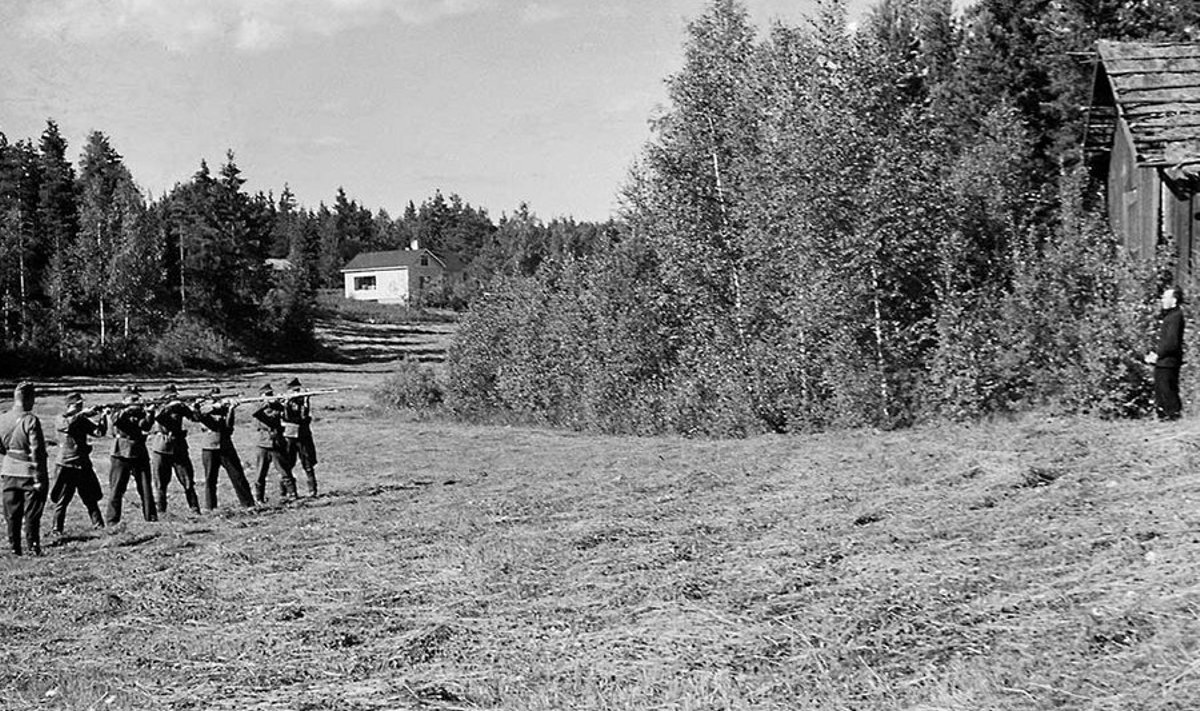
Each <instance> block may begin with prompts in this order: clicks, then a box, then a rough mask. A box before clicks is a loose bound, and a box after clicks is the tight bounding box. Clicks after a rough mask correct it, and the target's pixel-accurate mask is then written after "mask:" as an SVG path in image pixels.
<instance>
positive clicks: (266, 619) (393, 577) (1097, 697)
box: [0, 361, 1200, 711]
mask: <svg viewBox="0 0 1200 711" xmlns="http://www.w3.org/2000/svg"><path fill="white" fill-rule="evenodd" d="M387 372H388V365H387V363H386V362H381V361H364V362H360V363H350V364H347V363H339V364H307V365H297V366H287V367H284V368H270V369H260V370H259V371H255V372H247V373H240V374H236V375H235V376H233V377H230V378H215V379H214V380H215V381H216V382H218V383H219V384H221V385H222V386H223V387H226V388H228V389H230V390H238V391H241V390H245V391H252V390H253V389H254V388H255V387H256V385H257V384H258V383H260V382H263V381H266V380H269V381H271V382H274V383H276V384H280V383H282V382H284V381H286V379H287V378H289V377H291V376H292V375H293V374H295V375H298V376H299V377H300V378H301V379H302V380H303V381H304V384H305V386H306V387H316V388H325V387H335V388H336V387H341V388H346V389H344V390H343V391H342V392H340V393H338V394H336V395H332V396H329V397H324V398H320V399H318V400H317V401H316V417H317V422H316V424H315V432H316V438H317V443H318V447H319V449H320V453H321V458H322V463H321V465H320V466H319V468H318V473H319V476H320V479H321V482H322V487H323V494H322V496H321V497H319V498H317V499H315V500H301V501H298V502H281V501H280V500H279V497H278V494H277V489H276V485H275V477H274V475H273V476H272V478H271V481H270V487H269V492H270V496H271V501H270V502H269V503H268V505H267V506H266V507H263V508H260V509H257V510H253V511H242V510H239V509H237V508H236V507H231V506H230V504H231V502H232V494H231V492H230V490H229V487H228V484H227V482H225V481H222V482H221V488H220V495H221V500H222V506H221V508H220V509H219V510H218V511H217V512H216V513H213V514H205V515H201V516H193V515H191V514H190V513H186V509H185V508H184V507H183V499H182V495H181V493H180V491H179V489H178V485H177V484H174V485H173V487H172V489H171V491H170V506H171V508H170V510H169V511H168V513H167V515H166V518H165V520H164V521H162V522H160V523H158V524H147V523H143V522H141V521H140V520H138V519H137V517H136V516H132V517H130V516H129V515H128V513H132V512H133V511H136V497H135V495H134V494H133V493H130V494H129V496H128V498H127V501H126V511H127V512H128V513H127V521H126V523H124V524H123V525H122V527H120V528H119V529H118V530H115V531H110V532H104V533H100V532H94V531H92V530H90V529H89V528H88V527H87V526H86V520H85V515H84V512H83V509H82V506H80V505H79V504H78V503H75V504H73V505H72V508H71V511H70V516H69V519H68V530H67V535H66V536H65V537H64V538H63V539H61V540H58V541H54V542H53V544H52V545H51V546H50V547H49V550H48V554H47V555H46V556H45V557H44V558H41V559H32V558H22V559H14V558H0V600H3V601H4V605H3V609H0V633H2V635H3V639H4V641H5V644H4V645H3V646H2V647H0V708H3V709H19V710H23V709H97V710H99V709H117V710H125V709H129V710H132V709H230V710H233V709H239V710H241V709H254V710H258V709H263V710H265V709H304V710H307V711H317V710H318V709H335V710H341V711H381V710H383V709H446V710H459V709H512V710H514V711H516V710H525V709H546V710H549V709H628V710H631V711H632V710H634V709H637V710H641V709H713V710H715V709H755V710H758V709H776V710H780V711H782V710H784V709H814V710H815V709H822V710H823V709H845V710H847V711H848V710H850V709H855V710H858V709H887V710H892V709H896V710H904V711H968V710H971V711H974V710H975V709H989V710H990V709H1001V710H1008V709H1013V710H1015V709H1050V708H1054V709H1079V710H1081V711H1082V710H1085V709H1086V710H1089V711H1090V710H1093V709H1103V710H1106V711H1108V710H1111V711H1118V710H1122V711H1124V710H1125V709H1148V710H1154V711H1166V710H1167V709H1191V708H1194V707H1195V705H1194V702H1195V700H1196V699H1198V698H1200V646H1197V640H1200V612H1198V611H1200V555H1198V553H1197V551H1198V550H1200V512H1198V511H1197V510H1196V508H1197V501H1200V473H1198V471H1197V464H1198V459H1200V458H1198V457H1197V450H1196V448H1195V445H1194V442H1197V441H1200V435H1187V436H1181V434H1186V433H1187V432H1188V431H1190V429H1195V430H1197V431H1200V422H1195V421H1185V422H1184V423H1182V427H1183V428H1184V429H1183V430H1180V428H1179V427H1167V426H1165V425H1158V424H1156V423H1151V422H1099V421H1092V420H1086V419H1053V418H1050V419H1046V418H1033V417H1031V418H1027V419H1024V420H1020V421H1015V422H994V423H987V424H981V425H977V426H970V427H969V426H955V425H942V426H938V427H927V428H919V429H914V430H908V431H899V432H873V431H850V432H836V433H828V434H824V435H814V436H803V437H802V436H794V437H759V438H754V439H749V440H742V441H690V440H683V439H677V438H643V439H635V438H617V437H599V436H589V435H581V434H576V433H570V432H557V431H545V430H540V429H534V428H519V427H477V426H467V425H461V424H455V423H448V422H439V421H421V420H415V419H413V418H412V417H407V416H400V415H392V414H384V413H379V412H375V411H373V410H371V409H370V407H369V393H370V390H371V388H372V386H373V385H374V384H375V383H376V382H378V381H379V380H381V379H382V378H383V377H385V375H386V373H387ZM207 378H208V376H205V377H204V378H199V377H198V378H197V380H196V381H195V382H194V383H189V385H199V384H200V383H201V381H203V382H205V383H206V382H209V380H208V379H207ZM111 386H112V387H115V386H116V383H113V384H111ZM352 386H353V387H354V389H349V388H350V387H352ZM102 395H104V393H103V392H99V391H97V393H96V396H95V397H100V396H102ZM89 397H92V396H89ZM57 410H58V401H57V399H52V400H50V401H49V402H47V403H43V405H42V406H41V407H39V409H38V411H39V413H40V414H42V415H43V416H44V417H46V418H48V417H50V416H51V415H53V414H54V413H56V412H57ZM244 420H245V418H244V417H243V420H242V421H243V425H242V427H241V429H239V431H238V436H237V444H238V447H239V450H240V451H241V454H242V457H243V459H246V460H249V459H250V458H251V453H252V451H253V450H252V449H251V443H250V433H249V431H248V428H247V427H246V426H245V423H244ZM107 442H108V440H100V441H99V442H98V447H97V449H98V453H97V456H96V457H95V461H96V464H97V467H98V469H99V470H100V471H101V476H102V480H103V479H104V472H106V471H107V461H106V459H107V458H106V457H103V456H99V455H100V454H101V453H103V452H104V447H105V445H106V444H107ZM106 489H107V486H106Z"/></svg>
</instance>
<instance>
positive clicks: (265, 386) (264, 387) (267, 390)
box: [258, 383, 275, 395]
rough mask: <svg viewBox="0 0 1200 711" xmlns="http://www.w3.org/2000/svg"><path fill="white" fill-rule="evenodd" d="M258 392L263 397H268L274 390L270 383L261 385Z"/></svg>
mask: <svg viewBox="0 0 1200 711" xmlns="http://www.w3.org/2000/svg"><path fill="white" fill-rule="evenodd" d="M258 391H259V392H260V393H262V394H263V395H270V394H272V393H274V392H275V390H274V389H272V388H271V384H270V383H263V384H262V385H259V386H258Z"/></svg>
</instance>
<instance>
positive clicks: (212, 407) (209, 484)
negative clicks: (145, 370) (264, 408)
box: [195, 388, 254, 511]
mask: <svg viewBox="0 0 1200 711" xmlns="http://www.w3.org/2000/svg"><path fill="white" fill-rule="evenodd" d="M220 393H221V390H220V388H213V389H211V390H209V392H208V396H207V397H205V398H204V399H203V400H199V401H197V402H196V404H195V419H196V421H197V422H198V423H200V436H199V440H200V467H201V469H202V470H203V471H204V506H205V508H207V509H208V510H209V511H214V510H216V508H217V474H218V472H219V471H220V469H221V467H224V468H225V474H226V475H228V476H229V483H230V484H232V485H233V493H234V494H236V495H237V497H238V502H239V503H240V504H241V505H242V506H244V507H246V508H250V507H251V506H254V497H253V496H252V495H251V494H250V482H248V481H246V472H245V471H244V470H243V469H242V460H241V459H240V458H239V457H238V453H237V449H235V448H234V446H233V418H234V409H235V408H236V407H237V402H227V401H223V400H221V399H220V398H219V397H218V396H219V395H220Z"/></svg>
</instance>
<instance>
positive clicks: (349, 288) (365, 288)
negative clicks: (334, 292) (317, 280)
mask: <svg viewBox="0 0 1200 711" xmlns="http://www.w3.org/2000/svg"><path fill="white" fill-rule="evenodd" d="M465 274H466V271H465V270H464V269H463V266H462V263H461V262H460V261H459V260H458V259H456V258H454V257H440V256H438V255H437V254H434V253H433V252H431V251H429V250H428V249H423V248H421V247H419V246H417V245H416V244H415V243H414V244H413V245H412V248H411V249H395V250H391V251H388V252H363V253H361V254H358V255H356V256H355V257H354V258H353V259H351V260H350V261H349V262H348V263H347V264H346V266H345V267H343V268H342V278H343V282H344V286H345V295H346V298H347V299H357V300H360V301H378V302H380V303H385V304H407V303H409V302H410V301H413V300H415V299H416V298H417V297H418V296H420V294H421V293H422V292H424V291H426V290H429V289H434V288H438V287H440V286H441V285H442V284H443V283H447V282H450V283H452V282H456V281H461V280H462V279H464V278H465Z"/></svg>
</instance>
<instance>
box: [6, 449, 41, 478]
mask: <svg viewBox="0 0 1200 711" xmlns="http://www.w3.org/2000/svg"><path fill="white" fill-rule="evenodd" d="M37 474H38V468H37V464H35V463H33V462H27V461H25V460H24V459H17V458H16V457H14V456H12V455H11V454H5V455H4V457H3V458H2V459H0V476H15V477H20V478H24V479H33V478H36V477H37Z"/></svg>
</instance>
